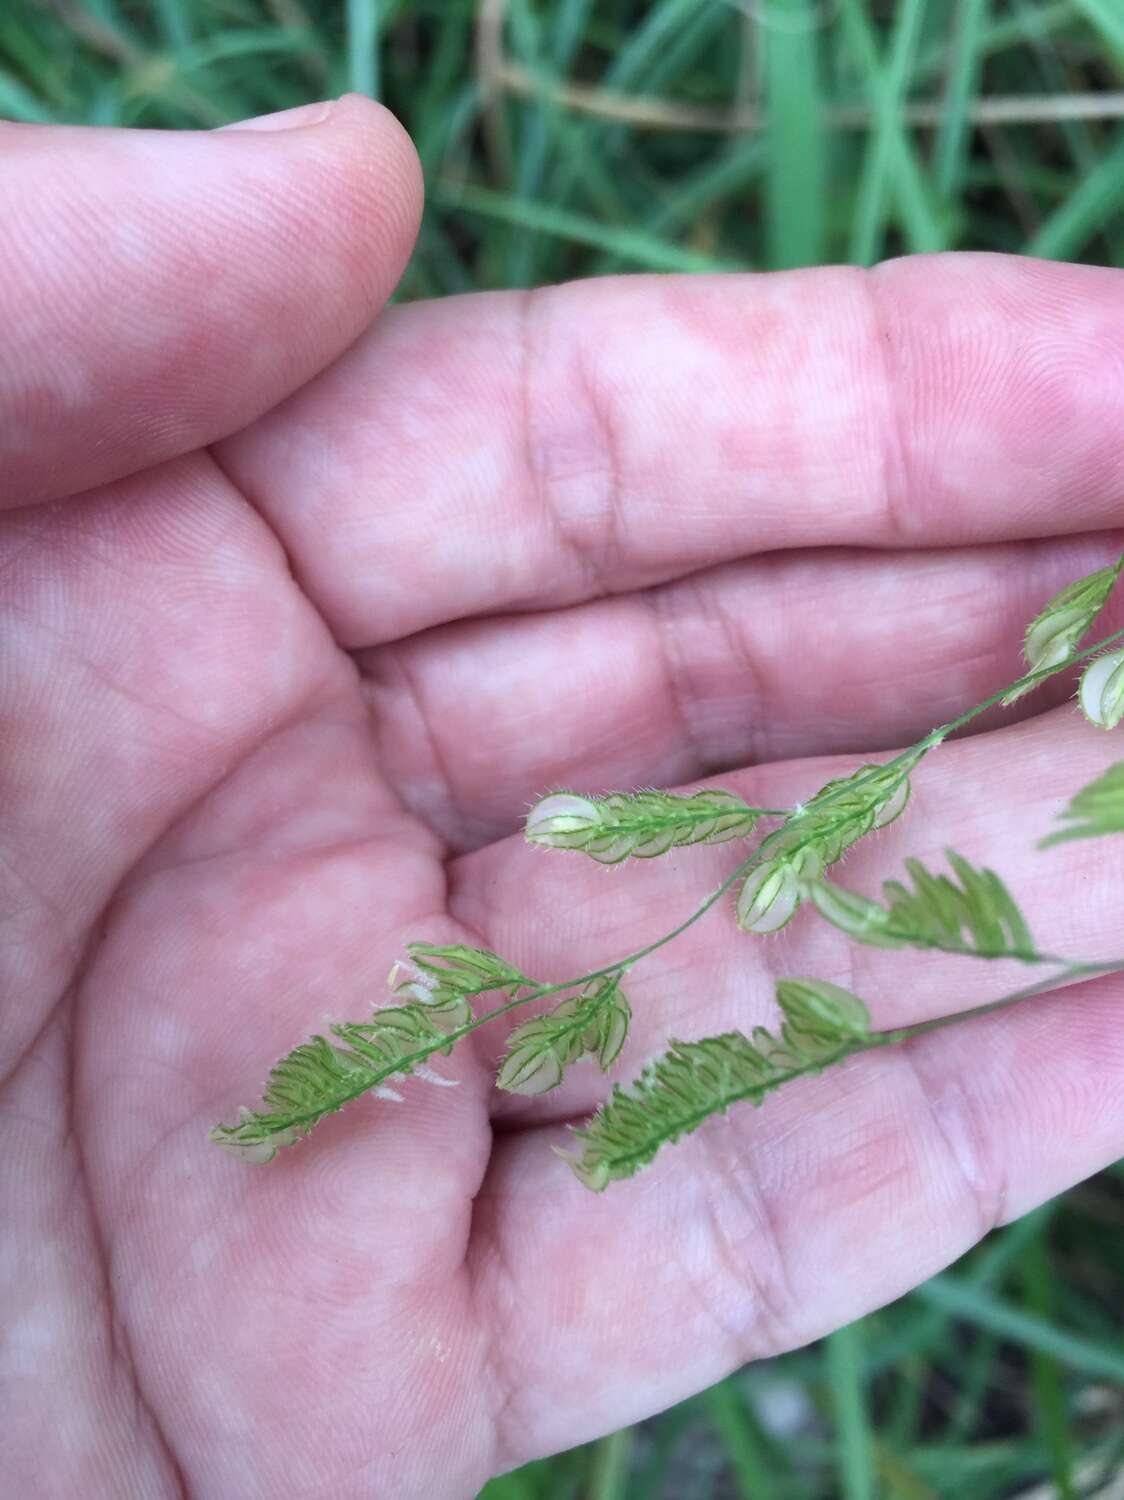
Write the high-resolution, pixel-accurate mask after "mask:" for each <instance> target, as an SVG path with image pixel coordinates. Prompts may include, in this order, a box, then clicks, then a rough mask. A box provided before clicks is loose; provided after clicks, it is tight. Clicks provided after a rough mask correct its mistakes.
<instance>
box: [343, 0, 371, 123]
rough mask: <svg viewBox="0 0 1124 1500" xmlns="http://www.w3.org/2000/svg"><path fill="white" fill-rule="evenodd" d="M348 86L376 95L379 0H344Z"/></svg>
mask: <svg viewBox="0 0 1124 1500" xmlns="http://www.w3.org/2000/svg"><path fill="white" fill-rule="evenodd" d="M347 86H348V88H349V89H352V90H354V92H355V93H357V94H366V95H367V97H368V98H369V99H377V98H378V97H379V0H347Z"/></svg>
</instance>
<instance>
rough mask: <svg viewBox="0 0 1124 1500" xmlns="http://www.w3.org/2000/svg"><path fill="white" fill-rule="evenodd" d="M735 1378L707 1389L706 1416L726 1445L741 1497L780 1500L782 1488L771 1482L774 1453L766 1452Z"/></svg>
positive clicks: (745, 1498) (774, 1466)
mask: <svg viewBox="0 0 1124 1500" xmlns="http://www.w3.org/2000/svg"><path fill="white" fill-rule="evenodd" d="M735 1380H736V1377H732V1378H731V1379H729V1380H723V1381H721V1382H720V1383H719V1384H718V1385H715V1386H712V1387H711V1388H710V1390H709V1391H707V1392H706V1395H705V1396H704V1397H703V1401H704V1404H705V1406H706V1410H707V1415H708V1416H709V1417H710V1420H711V1422H712V1423H713V1424H714V1428H715V1431H716V1432H717V1433H718V1435H719V1437H721V1439H722V1441H723V1443H724V1444H725V1447H726V1452H727V1454H728V1456H729V1460H730V1468H731V1469H732V1471H733V1475H734V1483H735V1485H736V1486H737V1492H738V1494H739V1495H740V1496H741V1500H780V1496H781V1490H780V1489H779V1488H778V1486H777V1485H776V1484H775V1483H774V1474H775V1472H776V1455H772V1456H769V1455H767V1454H766V1453H765V1449H764V1445H763V1443H762V1441H761V1434H760V1432H759V1430H758V1429H757V1426H756V1423H755V1422H754V1421H753V1418H752V1416H751V1415H750V1412H749V1409H748V1407H747V1406H746V1403H745V1402H744V1401H743V1400H742V1399H741V1396H740V1394H739V1392H738V1390H737V1388H736V1385H735ZM777 1477H778V1478H779V1476H777Z"/></svg>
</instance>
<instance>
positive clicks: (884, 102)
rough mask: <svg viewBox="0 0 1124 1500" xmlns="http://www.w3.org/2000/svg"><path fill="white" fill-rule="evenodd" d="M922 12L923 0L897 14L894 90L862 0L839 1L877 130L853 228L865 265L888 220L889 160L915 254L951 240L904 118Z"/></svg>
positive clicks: (854, 245)
mask: <svg viewBox="0 0 1124 1500" xmlns="http://www.w3.org/2000/svg"><path fill="white" fill-rule="evenodd" d="M919 12H920V5H919V4H918V0H906V4H905V5H904V6H903V8H902V10H901V11H899V13H898V20H897V25H896V29H895V53H896V58H897V63H898V67H899V69H900V70H901V78H900V80H899V82H898V85H897V87H895V83H894V80H893V78H892V77H891V74H890V73H889V72H888V71H887V70H886V69H884V68H883V65H882V62H881V60H880V58H879V55H878V48H877V45H876V43H875V39H874V32H873V30H872V28H871V25H870V22H869V20H868V18H867V15H866V11H865V10H864V9H863V6H862V4H861V3H860V0H840V17H841V19H842V21H843V31H844V35H845V37H846V39H847V43H848V46H849V47H850V48H851V51H852V52H853V54H854V56H855V59H856V61H857V63H858V65H859V70H860V72H861V73H862V75H863V77H864V80H865V92H866V96H867V100H868V102H869V103H870V105H871V107H872V109H873V110H874V114H875V129H874V133H873V136H872V138H871V141H870V142H869V143H868V146H867V164H866V167H865V169H864V173H863V179H862V183H861V184H860V197H859V202H858V205H857V207H856V209H855V213H854V218H853V221H852V229H851V256H850V258H851V259H852V260H854V261H857V262H858V263H859V264H863V265H866V264H869V263H870V261H872V260H873V259H874V256H875V252H876V246H877V242H878V239H879V236H880V234H881V230H882V225H883V222H884V214H883V195H884V192H885V176H886V170H887V161H888V163H889V164H890V165H892V166H893V169H894V187H895V198H896V202H897V206H898V213H899V216H900V219H901V225H902V229H903V232H904V234H905V236H906V240H907V242H908V245H909V248H910V249H911V250H914V251H924V250H941V249H943V248H944V246H945V243H946V240H947V236H946V234H945V231H944V229H943V228H942V227H941V225H940V224H939V222H938V221H937V219H936V217H935V215H934V213H933V209H932V205H931V202H930V198H931V194H930V190H929V188H928V186H927V184H926V182H925V179H924V175H923V173H922V171H921V167H920V165H919V163H918V160H917V156H916V153H915V151H914V149H913V143H912V141H911V140H910V138H909V136H908V135H907V134H906V132H905V130H904V128H903V126H902V123H901V119H900V117H899V108H900V104H901V95H902V90H903V89H904V87H905V71H906V68H905V65H906V64H907V63H908V61H909V53H910V52H911V50H912V42H913V40H914V38H915V33H916V30H917V25H918V20H917V17H918V15H919ZM864 256H865V257H866V259H863V257H864Z"/></svg>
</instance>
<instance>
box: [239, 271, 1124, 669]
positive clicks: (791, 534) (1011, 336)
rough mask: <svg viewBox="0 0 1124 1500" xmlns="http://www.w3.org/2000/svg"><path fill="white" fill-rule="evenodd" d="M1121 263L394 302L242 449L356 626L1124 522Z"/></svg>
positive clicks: (307, 563)
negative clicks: (852, 553) (712, 568)
mask: <svg viewBox="0 0 1124 1500" xmlns="http://www.w3.org/2000/svg"><path fill="white" fill-rule="evenodd" d="M1122 293H1124V274H1122V273H1121V272H1119V271H1112V270H1104V269H1100V268H1094V267H1089V266H1069V265H1057V264H1051V263H1049V262H1045V261H1032V260H1026V259H1019V258H1016V257H1006V256H992V255H965V254H960V255H956V254H953V255H941V256H924V257H914V258H910V259H905V260H899V261H893V262H889V263H887V264H886V265H884V266H882V267H880V268H878V269H877V270H876V271H874V272H873V273H868V272H863V271H859V270H855V269H850V268H834V269H823V270H813V271H794V272H785V273H778V274H773V275H764V276H762V275H744V276H743V275H737V276H718V277H674V276H673V277H654V276H644V277H626V278H608V279H606V280H602V281H592V282H584V283H582V282H579V283H575V284H573V285H570V286H563V287H557V288H548V289H546V290H543V291H540V292H536V293H533V294H531V295H529V296H528V295H527V294H523V293H510V294H509V293H502V294H484V295H479V294H477V295H471V296H467V297H460V298H452V299H449V300H446V301H443V302H439V303H434V304H426V305H419V306H413V307H407V308H400V309H395V310H393V311H392V312H391V313H389V314H388V315H387V316H386V317H385V318H384V319H383V320H382V321H381V322H380V323H379V324H378V325H377V326H376V328H375V329H374V330H373V331H372V332H371V333H370V334H369V335H368V336H367V337H365V338H364V339H363V340H361V341H360V342H359V343H358V344H357V345H356V346H355V347H354V348H353V349H352V350H350V351H349V352H348V354H347V355H345V356H344V358H343V359H341V360H340V361H339V362H338V363H337V364H336V365H335V366H333V367H332V369H330V370H329V371H327V372H326V373H325V374H324V375H323V376H321V377H320V378H319V379H318V380H317V381H315V382H314V383H313V384H312V385H310V386H309V387H308V388H307V389H306V390H304V391H302V392H300V393H298V394H297V395H296V396H295V397H294V398H292V399H291V400H290V401H288V402H287V403H285V404H284V405H283V406H282V407H280V408H279V409H278V410H277V411H276V412H275V413H271V414H270V415H269V416H268V417H266V418H265V419H264V420H263V421H261V422H259V423H257V424H256V425H255V426H254V427H252V428H251V429H249V430H248V431H247V432H245V433H240V434H237V435H236V436H235V437H233V438H232V439H230V440H229V441H228V442H227V443H226V444H225V445H224V446H223V449H222V456H223V461H224V463H225V464H226V465H227V467H228V469H229V471H230V472H231V473H232V475H233V476H234V477H235V478H236V479H237V481H238V482H239V483H240V484H241V485H242V486H243V488H244V489H246V490H247V492H248V493H249V494H250V495H251V496H252V497H253V499H254V500H255V502H256V503H257V504H258V505H259V506H260V508H261V509H262V510H263V511H264V512H265V513H266V514H267V515H268V517H269V519H270V520H271V522H272V524H273V526H274V527H275V528H276V530H277V531H278V532H279V534H280V535H281V538H282V540H283V542H284V544H285V546H286V548H287V550H288V552H289V555H290V557H291V558H292V560H293V564H294V568H295V570H296V572H297V574H298V576H299V577H300V579H301V581H302V583H303V584H304V586H305V588H306V589H307V590H308V591H309V592H310V594H311V595H312V597H313V598H314V600H315V602H316V603H317V605H318V606H319V607H320V609H321V610H322V611H323V613H324V614H325V615H326V617H327V619H328V620H329V623H330V624H331V625H332V627H333V629H334V630H335V632H336V634H337V636H338V638H339V639H340V640H342V641H343V642H345V643H346V644H348V645H351V646H367V645H373V644H376V643H378V642H380V641H385V640H389V639H396V638H398V637H401V636H403V635H405V634H408V633H410V632H412V631H415V630H418V629H420V628H423V627H425V626H428V625H432V624H435V623H438V622H440V621H445V620H450V619H455V618H460V617H464V616H469V615H476V614H482V613H493V612H500V611H506V610H512V609H528V608H536V609H541V608H543V607H544V606H555V605H567V604H573V603H575V602H577V601H579V600H583V599H588V598H592V597H595V596H597V595H602V594H609V593H619V592H622V591H625V590H629V589H634V588H638V587H643V586H646V585H650V584H653V583H655V582H657V581H660V580H664V579H667V578H671V577H674V576H677V575H680V574H685V573H688V572H692V571H695V570H697V569H699V568H702V567H705V566H707V565H710V564H713V563H716V562H720V561H728V560H729V559H731V558H734V557H738V556H744V555H746V554H749V553H754V552H761V551H769V550H774V549H778V548H791V547H799V546H803V545H806V544H815V545H818V546H822V545H832V544H847V545H856V544H857V545H865V546H875V547H898V546H910V547H917V546H936V545H942V546H944V545H956V544H963V543H975V542H983V541H996V540H1003V539H1014V538H1023V537H1033V536H1046V535H1052V534H1054V533H1057V532H1077V531H1083V530H1095V529H1098V528H1100V527H1103V526H1108V525H1113V524H1116V523H1117V522H1118V521H1119V519H1120V515H1121V506H1122V503H1124V454H1122V452H1121V449H1120V444H1119V441H1118V438H1117V431H1118V428H1119V422H1120V416H1121V412H1122V410H1124V357H1122V355H1121V350H1122V349H1124V295H1122Z"/></svg>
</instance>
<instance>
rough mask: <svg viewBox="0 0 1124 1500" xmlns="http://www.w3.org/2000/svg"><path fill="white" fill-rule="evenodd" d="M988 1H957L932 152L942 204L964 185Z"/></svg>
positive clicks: (951, 201)
mask: <svg viewBox="0 0 1124 1500" xmlns="http://www.w3.org/2000/svg"><path fill="white" fill-rule="evenodd" d="M989 7H990V0H960V3H959V8H958V12H957V26H956V39H955V42H954V45H953V51H952V59H951V66H950V68H949V73H948V85H947V87H946V89H945V96H944V110H943V112H942V115H941V123H940V126H939V127H938V129H937V139H936V146H935V149H934V152H933V178H934V183H935V186H936V189H937V192H938V193H939V194H940V196H941V198H942V199H944V201H945V203H946V204H948V203H953V202H955V201H956V199H957V198H958V197H959V194H960V191H961V188H962V186H963V177H964V168H965V166H966V164H967V150H966V147H967V142H968V137H969V134H970V126H969V121H968V106H969V104H970V103H971V102H972V99H973V98H974V97H975V94H976V91H977V87H978V85H979V78H980V71H981V68H982V65H983V59H982V57H981V54H980V36H981V34H982V32H983V29H984V27H985V26H986V24H987V19H988V11H989Z"/></svg>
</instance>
